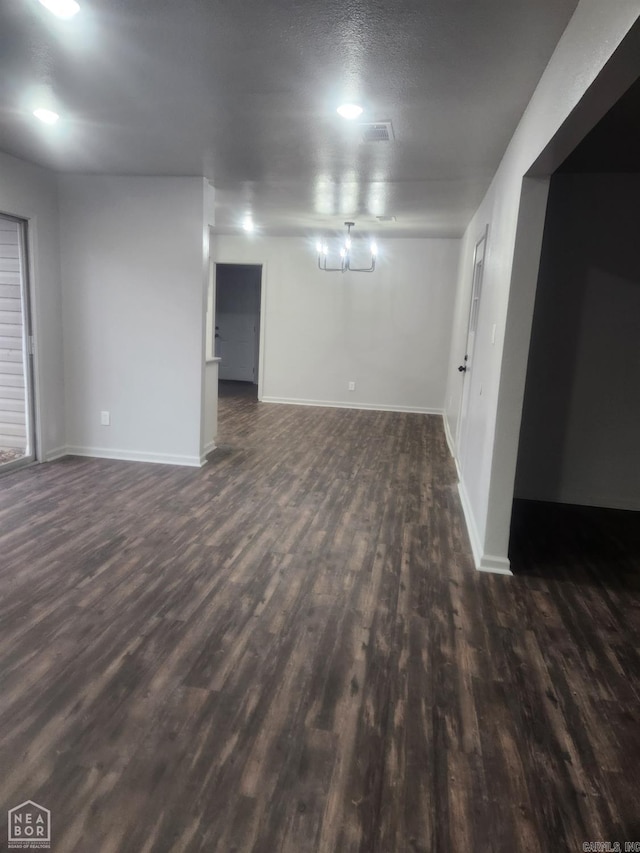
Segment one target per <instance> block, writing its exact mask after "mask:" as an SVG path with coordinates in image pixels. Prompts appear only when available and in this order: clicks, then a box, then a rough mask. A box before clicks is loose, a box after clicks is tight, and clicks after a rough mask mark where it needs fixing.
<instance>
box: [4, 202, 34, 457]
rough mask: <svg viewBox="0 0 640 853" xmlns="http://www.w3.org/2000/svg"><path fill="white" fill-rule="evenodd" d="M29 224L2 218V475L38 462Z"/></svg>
mask: <svg viewBox="0 0 640 853" xmlns="http://www.w3.org/2000/svg"><path fill="white" fill-rule="evenodd" d="M28 266H29V265H28V244H27V223H26V221H25V220H23V219H18V218H16V217H13V216H8V215H4V214H3V215H0V472H5V471H8V470H10V469H13V468H15V467H18V466H20V465H24V464H27V463H29V462H32V461H33V460H34V459H35V440H34V436H35V414H34V405H33V365H32V362H33V337H32V331H31V315H30V310H29V279H28Z"/></svg>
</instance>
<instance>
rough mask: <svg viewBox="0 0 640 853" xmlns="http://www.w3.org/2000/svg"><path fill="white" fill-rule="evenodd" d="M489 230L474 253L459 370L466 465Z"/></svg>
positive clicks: (461, 450)
mask: <svg viewBox="0 0 640 853" xmlns="http://www.w3.org/2000/svg"><path fill="white" fill-rule="evenodd" d="M487 230H488V227H487V228H485V232H484V234H483V235H482V237H481V238H480V239H479V240H478V242H477V243H476V248H475V252H474V254H473V282H472V286H471V304H470V306H469V326H468V329H467V344H466V348H465V353H464V358H463V359H462V361H461V363H460V365H459V366H458V370H459V372H460V374H461V376H462V382H463V385H462V398H461V403H460V417H459V418H458V434H457V437H456V450H457V454H458V463H459V464H460V466H461V467H464V455H465V451H466V446H467V433H468V428H469V390H470V387H471V378H472V371H473V353H474V349H475V343H476V332H477V329H478V316H479V314H480V297H481V295H482V273H483V271H484V257H485V252H486V248H487Z"/></svg>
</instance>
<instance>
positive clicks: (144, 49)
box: [0, 0, 577, 235]
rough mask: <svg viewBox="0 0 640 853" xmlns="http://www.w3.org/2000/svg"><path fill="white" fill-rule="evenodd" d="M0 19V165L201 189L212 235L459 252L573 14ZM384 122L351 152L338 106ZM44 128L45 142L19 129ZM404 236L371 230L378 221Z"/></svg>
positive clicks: (503, 10)
mask: <svg viewBox="0 0 640 853" xmlns="http://www.w3.org/2000/svg"><path fill="white" fill-rule="evenodd" d="M79 2H80V4H81V11H80V13H79V14H78V15H77V16H76V17H75V18H73V19H71V20H69V21H61V20H59V19H57V18H55V17H53V16H52V15H51V14H50V13H49V12H48V11H47V10H46V9H45V8H44V7H43V6H41V5H40V3H38V2H37V0H3V2H2V4H1V5H0V63H1V65H0V68H1V77H0V80H1V84H0V85H1V88H0V149H2V150H4V151H7V152H9V153H11V154H14V155H16V156H18V157H22V158H25V159H27V160H31V161H33V162H36V163H39V164H42V165H45V166H48V167H50V168H53V169H56V170H60V171H70V172H91V173H110V174H140V175H204V176H205V177H207V178H208V179H209V180H210V181H211V183H212V184H213V185H214V186H215V188H216V199H217V212H216V224H217V226H218V227H219V229H220V230H221V231H235V230H237V228H238V223H239V222H240V221H241V219H242V218H243V216H244V214H245V213H246V212H249V211H250V212H252V213H253V217H254V220H255V222H256V224H257V225H258V226H260V227H262V228H263V229H265V230H266V231H267V232H268V233H274V234H275V233H292V232H300V231H309V232H313V231H314V230H317V229H318V228H319V227H320V226H323V227H333V228H335V227H339V226H340V225H341V223H342V222H343V221H344V220H345V219H347V218H348V219H355V220H356V223H357V228H358V227H359V228H362V227H363V226H364V227H366V229H367V231H371V230H376V229H377V230H379V231H382V232H386V231H388V232H392V233H395V234H397V235H401V234H403V235H455V234H459V233H461V231H462V230H463V229H464V226H465V225H466V223H467V221H468V219H469V218H470V216H471V214H472V213H473V211H474V210H475V208H476V207H477V205H478V203H479V202H480V200H481V198H482V195H483V194H484V191H485V190H486V188H487V186H488V183H489V180H490V178H491V176H492V175H493V173H494V172H495V169H496V167H497V165H498V163H499V161H500V159H501V156H502V154H503V152H504V150H505V147H506V145H507V143H508V141H509V139H510V137H511V135H512V133H513V131H514V129H515V127H516V125H517V123H518V121H519V119H520V116H521V115H522V112H523V110H524V108H525V106H526V104H527V102H528V101H529V98H530V96H531V94H532V92H533V90H534V88H535V86H536V83H537V81H538V79H539V78H540V75H541V74H542V71H543V69H544V67H545V65H546V64H547V62H548V60H549V58H550V56H551V54H552V52H553V49H554V47H555V45H556V43H557V41H558V39H559V37H560V35H561V33H562V31H563V30H564V28H565V26H566V25H567V23H568V21H569V18H570V17H571V14H572V13H573V11H574V9H575V7H576V5H577V0H535V2H532V0H344V2H337V0H174V2H167V0H79ZM348 100H356V101H357V102H359V103H361V104H362V105H363V106H364V108H365V110H364V113H363V115H362V117H361V120H362V121H382V120H389V119H390V120H391V121H392V122H393V127H394V130H395V140H394V141H393V142H389V143H362V142H361V141H360V133H359V131H358V127H357V125H354V124H353V123H351V122H347V121H345V120H344V119H341V118H340V117H339V116H338V115H337V114H336V112H335V108H336V106H337V105H338V104H339V103H341V102H343V101H348ZM37 104H42V105H45V106H51V107H53V108H54V109H56V110H57V111H58V112H59V113H60V115H61V120H60V121H59V122H58V124H57V125H55V126H54V127H53V128H51V127H47V126H44V125H41V124H40V123H39V122H38V121H37V120H36V119H34V117H33V116H32V114H31V111H32V109H33V108H34V107H35V106H36V105H37ZM381 214H384V215H393V216H396V217H397V222H395V223H386V224H383V225H379V224H378V223H377V220H376V218H375V217H376V215H381Z"/></svg>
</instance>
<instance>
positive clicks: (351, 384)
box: [348, 382, 356, 391]
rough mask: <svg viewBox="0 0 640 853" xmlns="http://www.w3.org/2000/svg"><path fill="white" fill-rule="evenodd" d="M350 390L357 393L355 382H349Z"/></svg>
mask: <svg viewBox="0 0 640 853" xmlns="http://www.w3.org/2000/svg"><path fill="white" fill-rule="evenodd" d="M348 388H349V391H355V390H356V383H355V382H349V385H348Z"/></svg>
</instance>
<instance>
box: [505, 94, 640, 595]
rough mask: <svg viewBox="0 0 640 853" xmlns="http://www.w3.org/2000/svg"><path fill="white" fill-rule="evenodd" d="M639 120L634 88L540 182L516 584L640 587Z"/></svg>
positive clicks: (513, 541) (516, 507)
mask: <svg viewBox="0 0 640 853" xmlns="http://www.w3.org/2000/svg"><path fill="white" fill-rule="evenodd" d="M639 109H640V79H639V80H638V81H637V82H636V83H635V84H633V85H632V86H631V87H630V88H629V89H628V90H627V92H626V93H625V94H624V95H623V97H622V98H620V100H619V101H618V102H617V103H616V104H614V106H613V107H612V108H611V109H610V111H609V112H608V113H607V114H606V115H605V116H604V118H603V119H601V121H600V122H599V123H598V124H597V125H596V126H595V127H594V128H593V129H592V130H591V132H590V133H589V134H587V136H585V137H584V139H583V140H582V142H581V143H580V144H579V145H578V146H577V148H575V149H574V151H573V152H572V153H571V154H570V155H569V156H568V157H567V159H566V160H565V161H564V162H563V163H562V164H561V165H560V167H559V168H558V169H557V170H556V172H555V173H554V174H553V176H552V178H551V182H550V189H549V197H548V204H547V213H546V219H545V229H544V237H543V243H542V252H541V257H540V267H539V274H538V282H537V290H536V299H535V308H534V314H533V325H532V332H531V343H530V348H529V359H528V366H527V377H526V384H525V393H524V404H523V410H522V421H521V426H520V439H519V446H518V462H517V468H516V477H515V490H514V497H515V500H514V503H513V515H512V525H511V538H510V556H511V561H512V566H513V569H514V571H515V572H518V571H520V572H527V573H531V572H535V573H540V572H548V573H549V574H550V575H553V576H555V577H558V576H560V575H562V576H565V577H566V576H571V577H572V578H574V579H578V578H580V579H586V580H589V581H590V582H597V583H602V584H605V585H606V584H608V583H612V582H613V583H617V584H620V583H623V581H624V578H623V576H624V575H625V573H627V574H629V577H635V576H637V560H638V553H639V549H640V540H639V538H638V535H637V530H638V529H640V528H639V527H638V522H639V521H640V515H639V513H640V485H639V484H640V451H639V450H638V443H637V435H638V429H639V427H640V397H639V396H638V394H637V392H636V387H637V372H638V368H639V367H640V261H639V260H638V254H637V249H636V243H637V221H638V217H639V216H640V202H639V201H638V199H639V198H640V157H639V156H638V153H637V152H638V150H639V146H640V123H639V122H638V121H637V116H638V114H639V113H638V110H639ZM621 128H624V132H622V131H621ZM621 140H622V141H621ZM624 582H626V581H624ZM634 582H635V581H634Z"/></svg>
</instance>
